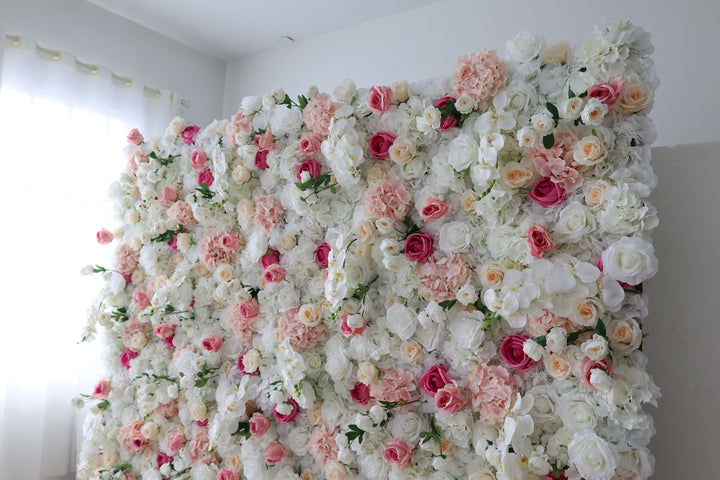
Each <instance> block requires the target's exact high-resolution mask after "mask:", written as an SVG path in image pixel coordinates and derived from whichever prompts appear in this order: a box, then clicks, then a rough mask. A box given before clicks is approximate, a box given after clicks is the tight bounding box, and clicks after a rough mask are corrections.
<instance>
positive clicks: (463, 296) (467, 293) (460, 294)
mask: <svg viewBox="0 0 720 480" xmlns="http://www.w3.org/2000/svg"><path fill="white" fill-rule="evenodd" d="M455 298H457V301H458V302H460V303H462V304H463V305H465V306H467V305H470V304H472V303H475V302H476V301H477V299H478V292H477V290H475V287H473V286H472V285H471V284H469V283H466V284H465V285H463V286H462V288H460V290H458V291H457V294H456V295H455Z"/></svg>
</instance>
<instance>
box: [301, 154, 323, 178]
mask: <svg viewBox="0 0 720 480" xmlns="http://www.w3.org/2000/svg"><path fill="white" fill-rule="evenodd" d="M321 169H322V167H321V166H320V163H319V162H318V161H317V160H315V159H314V158H308V159H307V160H305V161H304V162H302V163H301V164H300V166H299V167H298V171H297V175H296V177H295V178H297V181H298V182H302V177H301V175H300V174H301V173H302V172H308V173H310V178H315V177H317V176H318V175H320V171H321Z"/></svg>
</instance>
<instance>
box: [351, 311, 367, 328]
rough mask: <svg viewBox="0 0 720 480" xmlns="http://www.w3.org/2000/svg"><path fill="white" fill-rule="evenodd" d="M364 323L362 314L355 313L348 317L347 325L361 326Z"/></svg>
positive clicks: (352, 326)
mask: <svg viewBox="0 0 720 480" xmlns="http://www.w3.org/2000/svg"><path fill="white" fill-rule="evenodd" d="M364 324H365V320H363V317H362V315H358V314H354V315H348V317H347V326H348V327H350V328H361V327H362V326H363V325H364Z"/></svg>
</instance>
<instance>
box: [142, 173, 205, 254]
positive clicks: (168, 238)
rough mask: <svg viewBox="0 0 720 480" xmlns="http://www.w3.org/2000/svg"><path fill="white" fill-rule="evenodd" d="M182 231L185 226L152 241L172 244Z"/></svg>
mask: <svg viewBox="0 0 720 480" xmlns="http://www.w3.org/2000/svg"><path fill="white" fill-rule="evenodd" d="M201 185H205V184H204V183H203V184H201ZM182 231H183V226H182V225H180V226H179V227H178V228H176V229H175V230H165V231H164V232H163V233H161V234H160V235H158V236H157V237H153V238H151V239H150V240H151V241H153V242H158V243H172V242H173V241H174V240H175V237H176V236H177V234H178V233H182Z"/></svg>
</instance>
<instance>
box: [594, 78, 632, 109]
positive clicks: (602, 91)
mask: <svg viewBox="0 0 720 480" xmlns="http://www.w3.org/2000/svg"><path fill="white" fill-rule="evenodd" d="M626 83H627V78H625V77H615V78H614V79H613V81H612V82H611V83H607V82H602V83H598V84H597V85H593V86H592V87H590V88H588V90H587V94H588V98H597V99H598V100H600V102H601V103H604V104H605V105H607V106H608V112H612V110H613V108H615V104H616V103H617V101H618V100H619V99H620V97H622V94H623V92H624V91H625V84H626Z"/></svg>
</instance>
